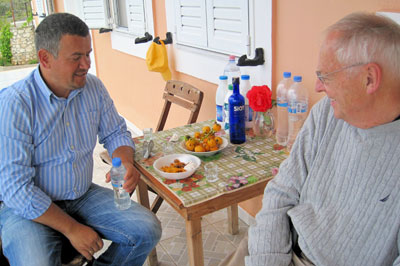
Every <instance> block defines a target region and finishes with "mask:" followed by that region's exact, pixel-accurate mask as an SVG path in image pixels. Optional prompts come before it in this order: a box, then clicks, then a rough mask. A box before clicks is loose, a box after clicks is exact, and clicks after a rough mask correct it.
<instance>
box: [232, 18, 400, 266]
mask: <svg viewBox="0 0 400 266" xmlns="http://www.w3.org/2000/svg"><path fill="white" fill-rule="evenodd" d="M317 70H318V71H317V77H318V80H317V83H316V91H317V92H325V93H326V95H327V97H325V98H323V99H322V100H321V101H320V102H318V103H317V104H316V105H315V106H314V107H313V108H312V110H311V112H310V114H309V116H308V118H307V120H306V122H305V123H304V125H303V128H302V129H301V131H300V133H299V135H298V137H297V139H296V142H295V143H294V146H293V148H292V151H291V154H290V156H289V158H288V159H287V160H285V161H284V162H283V163H282V164H281V166H280V169H279V174H278V175H277V176H276V177H275V178H274V179H273V180H272V181H271V182H270V183H269V184H268V185H267V187H266V189H265V193H264V198H263V207H262V209H261V211H260V212H259V213H258V214H257V216H256V221H257V224H256V225H255V226H251V227H250V229H249V241H248V254H247V256H246V257H245V259H244V261H243V259H242V261H243V262H245V264H246V265H267V266H276V265H351V266H355V265H360V266H368V265H371V266H377V265H400V256H399V253H400V231H399V229H400V120H398V118H399V115H400V25H398V24H396V23H395V22H393V21H391V20H390V19H387V18H385V17H381V16H377V15H373V14H365V13H356V14H351V15H348V16H346V17H345V18H343V19H341V20H340V21H338V22H337V23H335V24H334V25H332V26H331V27H329V28H328V30H327V33H326V36H325V39H324V41H323V44H322V46H321V50H320V54H319V62H318V66H317ZM243 262H242V263H243ZM233 264H234V265H240V260H236V262H235V263H233ZM231 265H232V264H231Z"/></svg>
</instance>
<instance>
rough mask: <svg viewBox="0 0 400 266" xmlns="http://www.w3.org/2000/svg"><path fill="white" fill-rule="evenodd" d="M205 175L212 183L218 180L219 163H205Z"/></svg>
mask: <svg viewBox="0 0 400 266" xmlns="http://www.w3.org/2000/svg"><path fill="white" fill-rule="evenodd" d="M204 171H205V176H206V179H207V181H208V182H210V183H212V182H215V181H217V180H218V165H216V164H215V163H213V162H209V163H207V164H206V165H204Z"/></svg>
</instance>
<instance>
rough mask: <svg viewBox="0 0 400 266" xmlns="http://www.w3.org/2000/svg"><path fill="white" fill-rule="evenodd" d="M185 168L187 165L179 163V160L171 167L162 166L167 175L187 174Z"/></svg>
mask: <svg viewBox="0 0 400 266" xmlns="http://www.w3.org/2000/svg"><path fill="white" fill-rule="evenodd" d="M185 166H186V163H183V162H181V161H179V159H175V160H174V162H173V163H171V164H170V165H167V166H161V171H163V172H166V173H182V172H186V169H185Z"/></svg>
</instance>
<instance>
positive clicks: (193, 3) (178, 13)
mask: <svg viewBox="0 0 400 266" xmlns="http://www.w3.org/2000/svg"><path fill="white" fill-rule="evenodd" d="M174 2H175V25H176V38H177V40H176V42H177V43H180V44H186V45H190V46H196V47H207V21H206V6H205V0H176V1H174Z"/></svg>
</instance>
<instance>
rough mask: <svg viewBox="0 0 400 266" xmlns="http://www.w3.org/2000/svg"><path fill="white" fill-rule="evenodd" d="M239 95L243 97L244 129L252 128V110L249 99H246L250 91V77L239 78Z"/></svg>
mask: <svg viewBox="0 0 400 266" xmlns="http://www.w3.org/2000/svg"><path fill="white" fill-rule="evenodd" d="M240 79H241V80H240V94H241V95H242V96H243V97H244V121H245V127H246V129H249V128H252V127H253V109H251V107H250V106H249V99H248V98H247V97H246V95H247V92H248V91H249V90H250V88H251V85H250V76H249V75H242V76H241V77H240Z"/></svg>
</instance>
